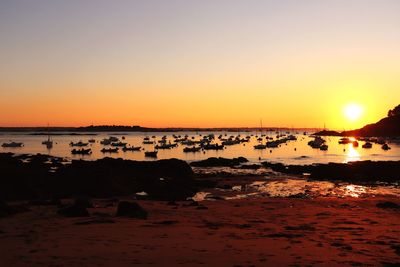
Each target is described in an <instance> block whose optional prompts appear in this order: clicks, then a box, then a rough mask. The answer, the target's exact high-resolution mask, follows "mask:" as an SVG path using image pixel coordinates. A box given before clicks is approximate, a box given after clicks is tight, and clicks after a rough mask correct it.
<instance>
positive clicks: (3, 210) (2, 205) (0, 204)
mask: <svg viewBox="0 0 400 267" xmlns="http://www.w3.org/2000/svg"><path fill="white" fill-rule="evenodd" d="M26 211H29V209H28V208H27V207H25V206H24V205H12V206H10V205H8V204H7V203H6V202H4V201H0V218H1V217H6V216H9V215H14V214H17V213H20V212H26Z"/></svg>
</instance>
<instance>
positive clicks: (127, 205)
mask: <svg viewBox="0 0 400 267" xmlns="http://www.w3.org/2000/svg"><path fill="white" fill-rule="evenodd" d="M115 216H117V217H129V218H137V219H147V211H146V210H145V209H143V208H142V207H141V206H140V205H139V204H137V203H136V202H128V201H121V202H119V203H118V208H117V213H116V215H115Z"/></svg>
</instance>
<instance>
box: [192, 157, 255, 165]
mask: <svg viewBox="0 0 400 267" xmlns="http://www.w3.org/2000/svg"><path fill="white" fill-rule="evenodd" d="M246 162H248V160H247V159H246V158H244V157H238V158H233V159H227V158H215V157H212V158H208V159H205V160H200V161H195V162H192V163H190V165H191V166H193V167H234V166H238V165H240V164H242V163H246Z"/></svg>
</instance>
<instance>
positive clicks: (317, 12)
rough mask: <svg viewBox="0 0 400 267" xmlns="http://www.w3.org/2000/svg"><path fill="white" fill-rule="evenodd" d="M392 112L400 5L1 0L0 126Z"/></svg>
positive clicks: (339, 122) (286, 119) (295, 119)
mask: <svg viewBox="0 0 400 267" xmlns="http://www.w3.org/2000/svg"><path fill="white" fill-rule="evenodd" d="M348 103H358V104H359V105H361V106H362V107H363V108H364V113H363V116H362V118H361V119H360V120H357V121H353V122H350V121H349V120H347V119H346V118H345V117H344V116H343V108H344V106H345V105H347V104H348ZM398 104H400V1H396V0H392V1H385V0H376V1H368V0H343V1H341V0H335V1H319V0H315V1H308V0H304V1H299V0H292V1H289V0H279V1H265V0H264V1H244V0H242V1H234V0H225V1H222V0H212V1H211V0H210V1H206V0H202V1H195V0H193V1H187V0H181V1H166V0H159V1H152V0H144V1H133V0H129V1H128V0H127V1H119V0H113V1H100V0H92V1H89V0H79V1H71V0H68V1H67V0H66V1H58V0H47V1H41V0H35V1H31V0H26V1H19V0H10V1H6V0H0V114H1V116H0V126H43V125H47V123H49V124H50V125H51V126H78V125H89V124H124V125H142V126H149V127H153V126H154V127H228V126H232V127H233V126H241V127H258V126H259V120H260V119H262V120H263V124H264V125H265V126H271V127H275V126H278V127H323V125H324V124H326V126H327V127H328V128H333V129H340V130H342V129H350V128H355V127H359V126H362V125H364V124H365V123H371V122H375V121H377V120H378V119H380V118H382V117H384V116H386V113H387V111H388V109H391V108H393V107H394V106H396V105H398Z"/></svg>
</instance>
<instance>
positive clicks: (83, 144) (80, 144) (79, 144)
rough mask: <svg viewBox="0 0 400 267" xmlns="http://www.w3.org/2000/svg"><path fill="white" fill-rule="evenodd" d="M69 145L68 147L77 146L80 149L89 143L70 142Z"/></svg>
mask: <svg viewBox="0 0 400 267" xmlns="http://www.w3.org/2000/svg"><path fill="white" fill-rule="evenodd" d="M69 145H70V146H79V147H82V146H87V145H89V143H83V142H82V141H79V142H77V143H74V142H71V143H69Z"/></svg>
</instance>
